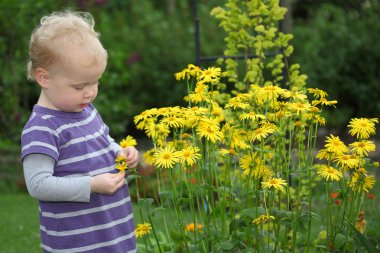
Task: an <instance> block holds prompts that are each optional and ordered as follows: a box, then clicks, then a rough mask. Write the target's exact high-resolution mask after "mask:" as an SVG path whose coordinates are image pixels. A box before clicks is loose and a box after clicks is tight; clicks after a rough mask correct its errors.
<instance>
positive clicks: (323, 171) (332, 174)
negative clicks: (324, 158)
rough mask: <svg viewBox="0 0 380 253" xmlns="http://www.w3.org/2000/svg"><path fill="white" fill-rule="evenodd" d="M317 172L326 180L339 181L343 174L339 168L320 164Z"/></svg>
mask: <svg viewBox="0 0 380 253" xmlns="http://www.w3.org/2000/svg"><path fill="white" fill-rule="evenodd" d="M317 174H318V175H319V176H321V177H323V178H325V179H326V180H327V181H329V180H331V181H339V180H340V179H341V178H342V177H343V174H342V172H340V171H339V170H336V169H334V168H333V167H331V166H327V165H322V166H321V167H320V168H319V169H318V171H317Z"/></svg>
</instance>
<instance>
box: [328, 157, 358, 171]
mask: <svg viewBox="0 0 380 253" xmlns="http://www.w3.org/2000/svg"><path fill="white" fill-rule="evenodd" d="M333 161H334V162H335V163H336V164H337V165H338V166H341V167H342V168H343V169H354V168H357V167H358V166H359V162H360V161H359V158H358V157H357V156H356V155H340V156H337V157H335V158H334V159H333Z"/></svg>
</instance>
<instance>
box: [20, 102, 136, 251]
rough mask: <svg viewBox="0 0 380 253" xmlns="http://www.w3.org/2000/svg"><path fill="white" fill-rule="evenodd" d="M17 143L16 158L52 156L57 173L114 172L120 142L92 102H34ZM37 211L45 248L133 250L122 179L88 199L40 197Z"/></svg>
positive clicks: (128, 203)
mask: <svg viewBox="0 0 380 253" xmlns="http://www.w3.org/2000/svg"><path fill="white" fill-rule="evenodd" d="M21 146H22V153H21V159H23V158H24V157H25V156H27V155H29V154H44V155H48V156H50V157H52V158H53V159H54V160H55V161H56V163H55V167H54V175H53V176H56V177H80V176H94V175H98V174H102V173H107V172H110V173H117V170H116V169H115V157H116V154H117V152H118V151H119V150H120V146H119V145H117V144H116V143H115V142H114V140H113V139H112V138H111V137H110V136H109V129H108V127H107V126H106V125H105V124H104V122H103V121H102V119H101V117H100V115H99V114H98V112H97V111H96V109H95V108H94V107H93V106H92V105H90V106H87V107H86V108H85V109H84V110H83V111H82V112H79V113H70V112H62V111H56V110H51V109H47V108H44V107H41V106H38V105H35V106H34V108H33V112H32V115H31V116H30V118H29V121H28V122H27V124H26V125H25V127H24V130H23V132H22V137H21ZM36 166H38V165H36ZM39 215H40V233H41V241H42V248H43V251H44V252H57V253H58V252H59V253H64V252H67V253H69V252H70V253H72V252H91V253H96V252H107V253H108V252H117V253H119V252H136V239H135V233H134V222H133V213H132V204H131V198H130V196H129V190H128V185H127V184H125V185H124V186H123V187H122V188H120V189H119V190H118V191H117V192H116V193H114V194H113V195H103V194H91V198H90V201H89V202H88V203H85V202H69V201H67V202H48V201H39Z"/></svg>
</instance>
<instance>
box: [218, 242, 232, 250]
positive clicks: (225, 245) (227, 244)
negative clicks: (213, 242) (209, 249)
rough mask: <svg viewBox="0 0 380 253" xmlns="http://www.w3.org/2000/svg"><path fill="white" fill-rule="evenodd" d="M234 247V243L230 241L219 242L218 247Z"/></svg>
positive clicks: (230, 248) (227, 248)
mask: <svg viewBox="0 0 380 253" xmlns="http://www.w3.org/2000/svg"><path fill="white" fill-rule="evenodd" d="M234 247H235V244H234V243H233V242H232V241H224V242H222V243H221V244H220V248H222V249H223V250H228V251H230V250H232V249H233V248H234Z"/></svg>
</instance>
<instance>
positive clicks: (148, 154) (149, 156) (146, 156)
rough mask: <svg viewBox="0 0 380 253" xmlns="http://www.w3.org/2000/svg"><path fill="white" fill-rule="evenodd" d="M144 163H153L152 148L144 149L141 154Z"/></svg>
mask: <svg viewBox="0 0 380 253" xmlns="http://www.w3.org/2000/svg"><path fill="white" fill-rule="evenodd" d="M143 157H144V161H145V163H146V164H149V165H153V163H154V148H152V149H150V150H148V151H146V152H145V153H144V155H143Z"/></svg>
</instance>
